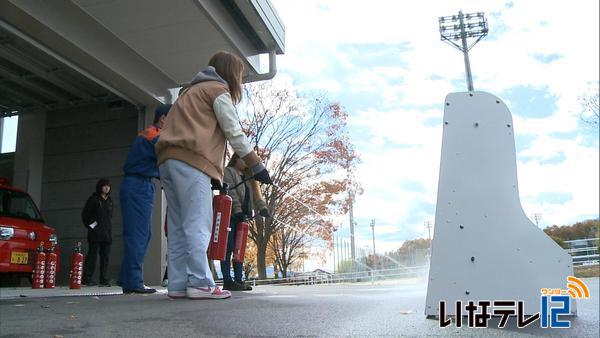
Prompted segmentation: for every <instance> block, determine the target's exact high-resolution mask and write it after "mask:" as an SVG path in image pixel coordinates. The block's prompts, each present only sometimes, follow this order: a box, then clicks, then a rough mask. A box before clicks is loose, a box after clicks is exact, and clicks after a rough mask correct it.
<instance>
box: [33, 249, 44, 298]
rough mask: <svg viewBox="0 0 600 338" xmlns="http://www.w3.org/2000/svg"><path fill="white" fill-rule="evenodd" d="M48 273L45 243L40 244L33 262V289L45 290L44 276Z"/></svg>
mask: <svg viewBox="0 0 600 338" xmlns="http://www.w3.org/2000/svg"><path fill="white" fill-rule="evenodd" d="M45 273H46V253H44V242H41V243H40V246H39V247H38V248H37V250H36V252H35V258H34V260H33V272H32V281H31V288H32V289H43V288H44V275H45Z"/></svg>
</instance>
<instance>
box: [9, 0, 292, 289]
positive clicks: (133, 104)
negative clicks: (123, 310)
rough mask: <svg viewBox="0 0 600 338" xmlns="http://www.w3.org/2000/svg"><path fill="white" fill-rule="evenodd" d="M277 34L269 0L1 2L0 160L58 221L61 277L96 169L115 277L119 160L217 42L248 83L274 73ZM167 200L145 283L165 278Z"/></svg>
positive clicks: (159, 201) (158, 214) (158, 217)
mask: <svg viewBox="0 0 600 338" xmlns="http://www.w3.org/2000/svg"><path fill="white" fill-rule="evenodd" d="M284 35H285V31H284V26H283V24H282V22H281V20H280V19H279V17H278V16H277V13H276V11H275V9H274V7H273V6H272V4H271V3H270V2H269V1H268V0H221V1H217V0H176V1H166V0H124V1H113V0H71V1H69V0H55V1H37V0H10V1H1V2H0V114H2V117H5V116H10V115H14V114H18V115H19V127H18V132H17V146H16V152H15V153H14V154H4V155H2V156H1V157H0V175H2V176H7V177H9V178H10V179H11V181H12V182H13V185H15V186H17V187H20V188H22V189H24V190H27V191H28V192H29V193H30V194H31V196H32V197H33V199H34V200H35V201H36V203H37V204H38V205H39V206H40V208H41V210H42V213H43V215H44V218H45V220H46V222H47V223H48V224H49V225H50V226H52V227H55V228H56V229H57V232H58V234H59V244H60V246H61V248H62V261H61V266H60V269H61V273H60V274H59V277H60V278H59V281H65V280H66V276H67V273H68V264H69V263H68V261H69V256H70V253H71V252H72V249H73V247H74V245H75V243H76V242H77V241H82V240H84V239H85V238H86V230H85V228H84V227H83V225H82V223H81V219H80V213H81V209H82V207H83V205H84V203H85V200H86V199H87V197H88V196H89V194H90V193H91V192H92V191H93V190H94V187H95V182H96V181H97V179H98V178H99V177H107V178H109V179H110V180H111V182H112V184H113V199H114V201H115V202H116V203H115V213H114V219H113V224H114V225H113V226H114V229H113V242H114V243H113V248H112V253H111V262H110V268H109V275H110V276H111V277H112V278H116V276H117V273H118V269H119V266H120V260H121V257H122V221H121V210H120V206H119V185H120V183H121V178H122V175H123V173H122V165H123V163H124V161H125V158H126V155H127V152H128V150H129V147H130V144H131V142H132V141H133V139H134V138H135V136H136V134H137V131H138V130H141V129H143V128H144V127H145V126H147V125H148V124H149V123H151V120H152V114H153V111H154V109H155V107H156V106H157V105H158V104H160V103H167V102H171V101H172V92H176V91H177V89H178V88H179V87H180V85H181V84H184V83H187V82H189V81H190V79H191V78H192V76H193V75H194V74H195V73H196V72H197V71H198V70H200V69H202V68H204V67H205V66H206V64H207V62H208V59H209V58H210V56H211V55H212V54H213V53H214V52H216V51H219V50H226V51H231V52H235V53H237V54H238V55H240V56H243V57H244V59H245V61H246V74H245V81H246V82H251V81H259V80H265V79H269V78H271V77H273V76H274V75H275V72H276V62H275V56H276V54H282V53H283V52H284ZM261 59H262V61H266V60H267V59H268V62H263V63H265V64H266V63H268V67H261ZM263 68H265V69H263ZM11 169H12V170H11ZM157 191H160V189H158V190H157ZM164 207H165V200H164V197H163V196H161V195H160V194H158V195H157V196H156V203H155V210H154V219H153V229H152V231H153V239H152V242H151V243H150V248H149V253H148V255H147V257H146V264H145V267H144V278H145V281H146V283H147V284H156V283H158V282H160V278H161V276H162V273H163V272H164V268H165V254H166V241H165V240H164V234H162V223H163V219H164ZM83 242H84V243H85V241H83Z"/></svg>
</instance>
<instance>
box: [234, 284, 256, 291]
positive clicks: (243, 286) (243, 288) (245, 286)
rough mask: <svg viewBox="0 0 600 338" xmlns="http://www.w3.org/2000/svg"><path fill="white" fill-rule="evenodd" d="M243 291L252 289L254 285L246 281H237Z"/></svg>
mask: <svg viewBox="0 0 600 338" xmlns="http://www.w3.org/2000/svg"><path fill="white" fill-rule="evenodd" d="M236 283H237V284H238V285H239V286H240V287H241V288H242V290H243V291H252V287H251V286H250V285H248V284H246V283H244V282H236Z"/></svg>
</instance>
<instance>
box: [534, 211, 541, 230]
mask: <svg viewBox="0 0 600 338" xmlns="http://www.w3.org/2000/svg"><path fill="white" fill-rule="evenodd" d="M532 218H533V220H534V221H535V225H536V226H537V227H538V228H539V227H540V221H541V220H542V214H541V213H539V212H536V213H535V214H533V216H532Z"/></svg>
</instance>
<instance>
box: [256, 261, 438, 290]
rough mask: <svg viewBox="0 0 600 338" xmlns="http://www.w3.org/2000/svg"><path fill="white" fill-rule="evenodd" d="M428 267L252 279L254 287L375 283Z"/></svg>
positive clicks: (412, 274)
mask: <svg viewBox="0 0 600 338" xmlns="http://www.w3.org/2000/svg"><path fill="white" fill-rule="evenodd" d="M428 269H429V266H427V265H422V266H414V267H400V268H393V269H381V270H362V271H353V272H345V273H335V274H333V273H326V272H322V271H315V272H306V273H302V274H299V275H295V276H292V277H287V278H271V279H252V280H249V282H251V283H253V285H254V286H256V285H317V284H334V283H357V282H375V281H378V280H385V279H397V278H414V277H419V276H422V275H424V274H426V273H427V272H428Z"/></svg>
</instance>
